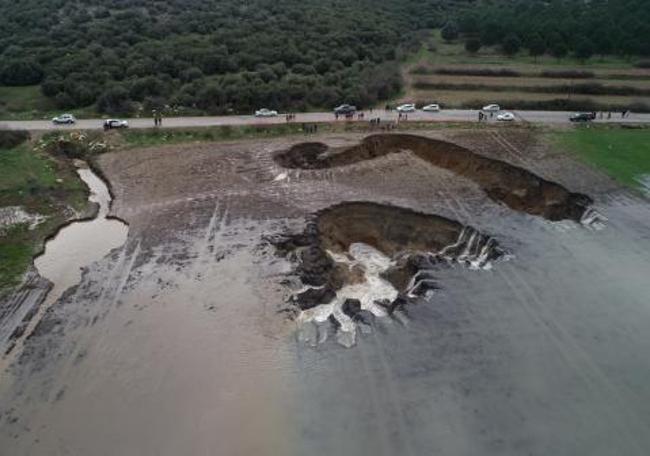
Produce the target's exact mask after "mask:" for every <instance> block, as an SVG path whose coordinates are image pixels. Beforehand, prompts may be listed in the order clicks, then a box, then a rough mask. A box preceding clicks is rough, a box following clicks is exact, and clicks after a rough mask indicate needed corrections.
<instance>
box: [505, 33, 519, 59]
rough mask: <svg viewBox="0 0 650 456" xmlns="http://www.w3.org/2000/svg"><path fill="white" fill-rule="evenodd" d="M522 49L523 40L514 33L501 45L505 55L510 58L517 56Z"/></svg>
mask: <svg viewBox="0 0 650 456" xmlns="http://www.w3.org/2000/svg"><path fill="white" fill-rule="evenodd" d="M520 47H521V40H520V39H519V37H518V36H517V35H515V34H513V33H511V34H510V35H508V36H506V37H505V39H504V40H503V44H502V45H501V48H502V49H503V52H504V54H506V55H508V56H513V55H515V54H516V53H517V52H519V48H520Z"/></svg>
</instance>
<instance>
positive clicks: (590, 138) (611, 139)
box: [554, 127, 650, 187]
mask: <svg viewBox="0 0 650 456" xmlns="http://www.w3.org/2000/svg"><path fill="white" fill-rule="evenodd" d="M554 135H555V140H556V141H557V143H558V144H559V145H561V146H562V147H564V148H566V149H567V150H569V151H571V152H573V153H575V154H577V155H578V156H579V157H580V158H582V159H583V160H585V161H586V162H588V163H590V164H592V165H594V166H596V167H598V168H600V169H602V170H604V171H605V172H606V173H607V174H609V175H610V176H612V177H613V178H614V179H616V180H617V181H619V182H621V183H622V184H625V185H628V186H630V187H638V185H639V183H638V181H637V178H638V177H639V176H640V175H642V174H649V173H650V129H639V130H631V129H622V128H593V127H591V128H584V127H583V128H577V129H575V130H571V131H567V132H558V133H555V134H554Z"/></svg>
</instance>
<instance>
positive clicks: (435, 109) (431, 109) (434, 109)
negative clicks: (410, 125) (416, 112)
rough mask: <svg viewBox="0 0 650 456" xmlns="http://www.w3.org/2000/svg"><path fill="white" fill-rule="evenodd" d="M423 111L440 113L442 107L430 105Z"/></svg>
mask: <svg viewBox="0 0 650 456" xmlns="http://www.w3.org/2000/svg"><path fill="white" fill-rule="evenodd" d="M422 110H423V111H426V112H438V111H440V105H439V104H435V103H434V104H428V105H426V106H425V107H423V108H422Z"/></svg>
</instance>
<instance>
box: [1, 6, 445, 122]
mask: <svg viewBox="0 0 650 456" xmlns="http://www.w3.org/2000/svg"><path fill="white" fill-rule="evenodd" d="M443 8H444V2H443V1H442V0H422V1H420V0H403V1H399V2H398V1H396V0H372V1H371V0H357V1H355V2H349V1H345V0H249V1H247V2H241V1H239V0H126V1H124V0H108V1H99V0H85V1H83V2H81V1H78V0H48V2H42V1H41V0H21V1H20V2H15V1H11V0H0V49H2V54H1V56H0V82H1V83H2V84H3V85H33V84H41V88H42V92H43V94H44V95H46V96H47V97H50V98H51V99H53V100H54V102H55V103H56V105H57V106H58V107H60V108H76V107H85V106H90V105H95V107H96V108H97V109H98V110H99V111H101V112H107V113H126V112H132V111H133V110H134V109H143V110H150V109H152V108H155V107H160V106H177V107H183V108H185V109H193V110H200V111H204V112H210V113H228V112H250V111H251V110H253V109H255V108H259V107H261V106H266V107H271V108H274V109H283V110H298V109H308V108H311V107H330V106H332V105H333V104H336V103H341V102H348V103H355V104H358V105H360V106H367V105H371V104H373V103H375V102H377V101H378V100H383V99H387V98H390V97H392V96H394V95H395V94H397V93H398V92H399V91H400V89H401V84H402V81H401V76H400V71H399V64H398V61H399V60H400V59H401V58H402V57H403V56H404V55H406V54H407V53H409V52H412V51H413V50H415V49H417V48H418V47H419V45H420V42H421V40H422V36H421V33H424V32H420V31H424V30H428V29H431V28H432V27H435V26H439V25H441V22H440V21H441V18H442V17H443V16H442V15H441V14H440V11H441V10H442V9H443Z"/></svg>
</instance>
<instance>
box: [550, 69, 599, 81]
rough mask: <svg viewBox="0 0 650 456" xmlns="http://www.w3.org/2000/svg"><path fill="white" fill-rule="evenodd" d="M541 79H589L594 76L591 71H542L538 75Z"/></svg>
mask: <svg viewBox="0 0 650 456" xmlns="http://www.w3.org/2000/svg"><path fill="white" fill-rule="evenodd" d="M540 76H541V77H543V78H564V79H591V78H595V77H596V75H595V74H594V73H593V72H592V71H581V70H544V71H542V72H541V73H540Z"/></svg>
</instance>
